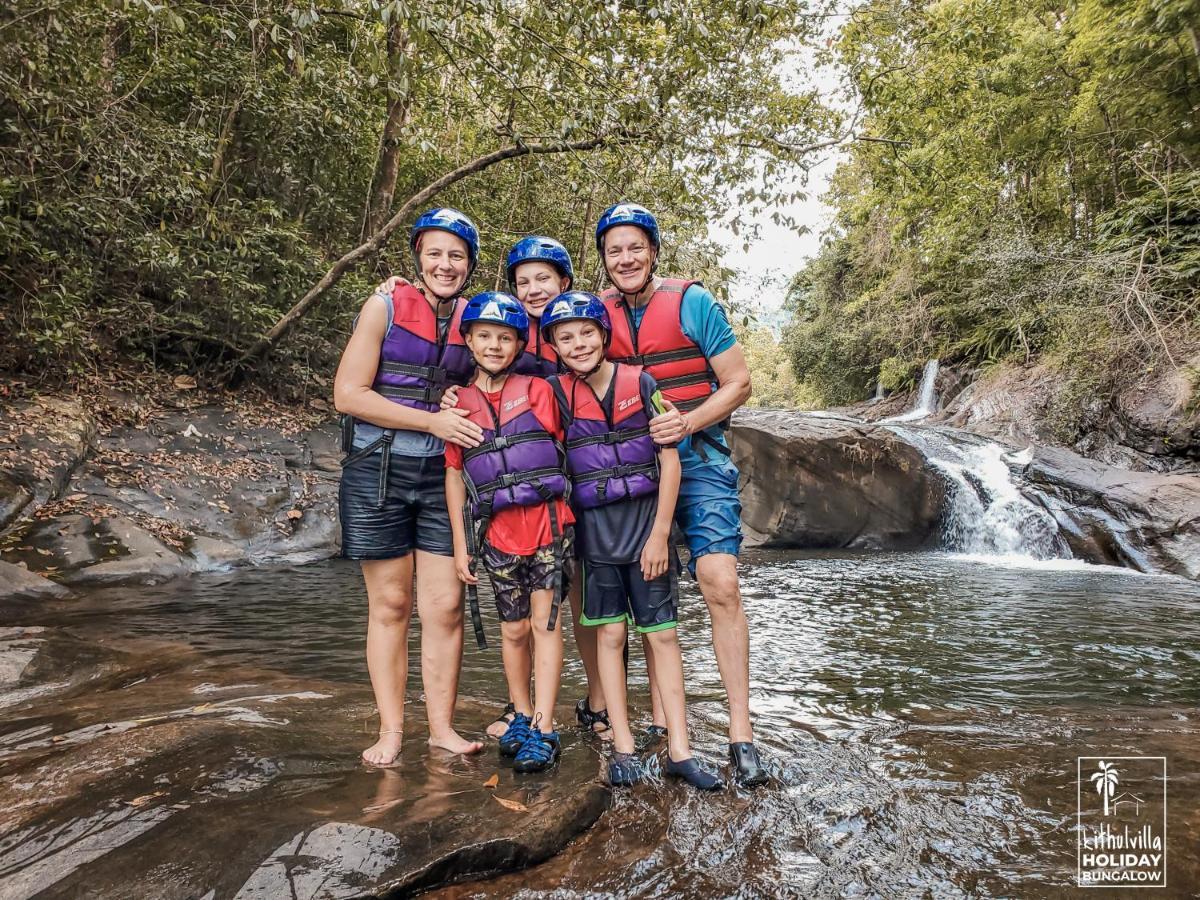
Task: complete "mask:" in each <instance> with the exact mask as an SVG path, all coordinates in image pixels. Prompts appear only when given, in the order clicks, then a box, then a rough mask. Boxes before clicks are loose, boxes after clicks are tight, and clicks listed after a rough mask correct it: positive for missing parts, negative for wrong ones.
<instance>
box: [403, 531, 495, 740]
mask: <svg viewBox="0 0 1200 900" xmlns="http://www.w3.org/2000/svg"><path fill="white" fill-rule="evenodd" d="M416 567H417V612H418V614H419V615H420V616H421V681H422V683H423V684H424V686H425V714H426V715H427V716H428V717H429V744H430V746H432V747H439V748H441V749H442V750H449V751H450V752H451V753H478V752H479V751H480V750H482V749H483V744H481V743H480V742H479V741H468V740H466V739H465V738H463V737H462V736H460V735H459V733H458V732H457V731H455V730H454V706H455V703H456V702H457V700H458V676H459V672H460V671H461V669H462V653H463V604H462V590H463V588H462V584H461V583H460V582H459V580H458V576H457V575H456V574H455V572H454V559H453V558H452V557H449V556H438V555H437V554H435V553H426V552H425V551H424V550H417V551H416Z"/></svg>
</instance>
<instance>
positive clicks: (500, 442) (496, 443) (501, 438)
mask: <svg viewBox="0 0 1200 900" xmlns="http://www.w3.org/2000/svg"><path fill="white" fill-rule="evenodd" d="M492 446H493V447H495V448H496V449H497V450H503V449H505V448H506V447H508V435H506V434H498V435H496V437H494V438H493V439H492Z"/></svg>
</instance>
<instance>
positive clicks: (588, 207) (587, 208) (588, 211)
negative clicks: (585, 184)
mask: <svg viewBox="0 0 1200 900" xmlns="http://www.w3.org/2000/svg"><path fill="white" fill-rule="evenodd" d="M595 197H596V186H595V185H592V190H591V192H590V193H589V194H588V198H587V203H585V204H584V205H583V227H582V228H581V229H580V232H581V233H580V235H579V257H578V258H579V262H578V263H577V264H576V265H575V271H576V272H578V273H579V274H580V275H582V274H583V273H584V271H585V270H586V269H587V255H588V247H589V246H591V243H592V240H591V238H592V229H591V228H590V226H591V224H592V201H593V200H594V199H595Z"/></svg>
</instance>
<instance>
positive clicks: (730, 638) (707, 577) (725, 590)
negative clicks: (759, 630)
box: [696, 553, 754, 744]
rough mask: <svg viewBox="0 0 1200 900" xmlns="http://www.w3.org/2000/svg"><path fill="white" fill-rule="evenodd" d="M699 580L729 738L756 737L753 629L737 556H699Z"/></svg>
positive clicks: (710, 554) (733, 740)
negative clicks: (752, 713) (752, 714)
mask: <svg viewBox="0 0 1200 900" xmlns="http://www.w3.org/2000/svg"><path fill="white" fill-rule="evenodd" d="M696 580H697V581H698V582H699V584H700V593H702V594H703V595H704V602H705V603H706V604H707V605H708V615H709V618H710V619H711V620H712V643H713V652H714V653H716V656H717V668H718V669H719V670H720V672H721V681H722V683H723V684H724V685H725V695H726V697H727V698H728V700H729V742H730V743H731V744H733V743H741V742H750V741H753V740H754V730H753V729H752V728H751V726H750V631H749V628H748V627H747V625H746V611H745V609H743V607H742V592H741V588H740V586H739V584H738V574H737V557H736V556H734V555H733V554H731V553H709V554H706V555H704V556H701V557H700V558H699V559H697V560H696Z"/></svg>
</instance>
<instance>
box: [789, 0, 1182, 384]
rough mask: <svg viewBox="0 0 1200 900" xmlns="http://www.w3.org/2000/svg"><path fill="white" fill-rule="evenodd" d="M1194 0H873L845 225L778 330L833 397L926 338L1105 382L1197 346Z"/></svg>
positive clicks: (856, 43) (799, 286) (838, 193)
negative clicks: (923, 0)
mask: <svg viewBox="0 0 1200 900" xmlns="http://www.w3.org/2000/svg"><path fill="white" fill-rule="evenodd" d="M1198 12H1200V10H1198V8H1197V6H1196V4H1195V3H1194V2H1190V0H1111V2H1110V0H1077V2H1070V3H1064V2H1055V0H1040V2H1033V3H1029V2H1014V0H939V2H934V3H908V2H903V0H868V2H866V3H865V4H863V5H862V6H861V7H859V8H858V9H857V10H856V11H855V13H854V14H853V16H852V17H851V18H850V19H849V22H848V24H847V25H846V27H845V28H844V29H843V30H842V32H841V34H840V36H839V40H838V46H837V49H838V53H839V55H840V58H841V61H842V63H843V64H844V66H845V67H846V70H847V71H848V72H849V73H850V75H851V77H852V78H853V82H854V87H855V91H856V94H857V96H858V99H859V101H860V102H861V107H860V111H859V118H858V121H857V122H856V128H855V129H854V134H855V136H856V137H857V140H854V141H853V143H852V144H851V145H850V147H849V150H848V153H847V155H846V158H845V160H844V162H843V163H842V164H841V165H840V167H839V169H838V171H837V173H836V175H835V177H834V182H833V187H832V190H831V200H832V202H833V204H834V205H835V208H836V224H835V227H834V228H833V229H832V232H831V234H830V235H829V236H828V238H827V240H826V241H825V242H824V244H823V249H822V251H821V252H820V254H819V256H818V257H816V258H815V259H813V260H812V261H811V263H810V264H809V265H808V266H807V267H806V268H805V269H804V270H803V271H802V272H801V273H799V274H798V275H797V277H796V278H795V279H794V281H793V282H792V285H791V288H790V291H789V303H790V306H791V308H792V310H793V312H794V324H793V326H792V327H791V328H790V329H789V330H788V331H787V333H786V334H785V338H784V343H785V346H786V348H787V350H788V353H789V356H790V358H791V360H792V363H793V367H794V369H795V371H796V374H797V376H798V377H799V378H800V379H802V381H803V382H804V383H805V384H806V385H807V386H808V387H810V388H811V389H813V390H814V391H815V392H816V393H817V394H818V395H820V398H821V399H822V400H823V401H824V402H848V401H853V400H861V399H864V398H865V397H866V396H868V395H869V392H870V390H871V388H872V386H873V385H874V383H875V382H876V381H881V382H882V383H883V386H884V387H885V388H897V387H903V386H907V385H910V384H912V383H913V381H914V379H915V378H916V377H917V376H919V373H920V369H921V365H922V363H923V362H924V361H925V360H926V359H928V358H930V357H940V358H942V359H943V360H944V361H951V362H959V363H963V364H967V365H980V364H988V363H991V362H996V361H1001V360H1016V361H1026V360H1031V359H1041V360H1046V361H1051V362H1055V363H1058V364H1060V365H1061V367H1062V368H1063V370H1064V371H1066V372H1072V373H1078V375H1079V377H1081V378H1086V379H1087V380H1088V383H1089V385H1091V387H1092V388H1093V389H1095V390H1099V391H1101V392H1104V391H1106V390H1107V391H1112V390H1116V389H1117V388H1118V387H1120V386H1121V384H1122V383H1127V382H1128V379H1130V378H1136V377H1138V375H1139V374H1142V373H1145V372H1147V371H1148V370H1151V369H1154V368H1155V367H1162V366H1173V367H1179V366H1185V365H1193V366H1194V365H1196V361H1195V354H1196V351H1197V347H1198V341H1197V338H1198V335H1197V321H1198V310H1200V295H1198V293H1197V286H1198V285H1200V168H1198V166H1200V38H1198V36H1197V31H1196V29H1197V27H1200V26H1198V25H1197V23H1200V15H1198Z"/></svg>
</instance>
